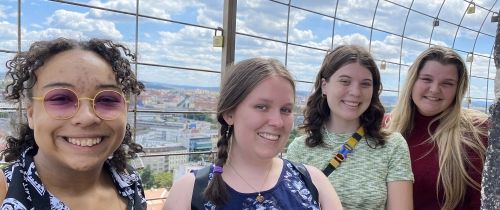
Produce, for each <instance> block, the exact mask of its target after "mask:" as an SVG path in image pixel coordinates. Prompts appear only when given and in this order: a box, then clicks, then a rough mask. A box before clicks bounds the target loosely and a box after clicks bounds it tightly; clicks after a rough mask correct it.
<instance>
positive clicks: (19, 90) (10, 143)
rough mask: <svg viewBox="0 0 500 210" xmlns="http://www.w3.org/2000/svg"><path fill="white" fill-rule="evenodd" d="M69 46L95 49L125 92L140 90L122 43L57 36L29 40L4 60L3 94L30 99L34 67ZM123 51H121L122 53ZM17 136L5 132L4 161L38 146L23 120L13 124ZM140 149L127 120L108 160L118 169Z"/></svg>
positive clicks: (11, 159) (16, 157)
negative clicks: (42, 39) (25, 45)
mask: <svg viewBox="0 0 500 210" xmlns="http://www.w3.org/2000/svg"><path fill="white" fill-rule="evenodd" d="M72 49H82V50H87V51H91V52H95V53H97V54H98V55H100V56H101V57H102V58H103V59H104V60H105V61H107V63H109V64H110V65H111V67H112V69H113V72H114V74H115V76H116V82H117V83H118V84H119V86H120V88H121V90H122V91H123V93H124V94H125V95H126V96H130V94H134V95H139V94H140V93H141V91H143V90H144V84H143V83H142V82H140V81H138V80H137V78H136V76H135V74H134V73H133V71H132V69H131V65H130V62H129V60H128V57H130V58H131V59H132V60H135V56H134V54H133V53H132V52H131V51H130V50H129V49H128V48H127V47H126V46H124V45H122V44H118V43H115V42H113V41H111V40H106V39H96V38H94V39H91V40H88V41H76V40H73V39H67V38H57V39H53V40H49V41H38V42H35V43H33V44H32V45H31V46H30V48H29V50H28V51H23V52H20V53H18V54H16V56H14V58H13V59H11V60H8V61H7V63H6V67H7V75H6V79H7V80H9V79H10V80H11V81H10V83H8V85H7V86H6V88H5V98H6V99H7V100H9V101H12V102H21V100H23V98H28V99H29V100H31V97H32V96H33V93H32V88H33V86H34V85H35V83H36V81H37V77H36V71H37V70H38V69H39V68H40V67H41V66H43V65H44V63H45V62H47V61H48V60H49V59H50V58H51V57H52V56H54V55H56V54H59V53H61V52H64V51H68V50H72ZM122 53H123V54H122ZM17 131H18V135H19V136H18V137H14V136H7V137H6V141H7V147H6V149H5V150H4V151H2V152H1V155H2V156H3V157H5V160H6V161H9V162H10V161H14V160H17V159H19V158H20V156H21V154H22V152H23V151H24V150H26V149H27V148H28V147H33V148H35V149H38V146H37V145H36V142H35V136H34V131H33V130H32V129H31V128H30V127H29V126H28V124H27V123H26V122H24V123H21V124H20V125H18V127H17ZM140 152H143V150H142V146H141V145H139V144H136V143H134V142H132V132H131V131H130V125H129V124H128V123H127V126H126V131H125V136H124V138H123V142H122V144H121V145H120V147H119V148H118V149H117V150H116V151H115V152H114V153H113V158H112V159H111V163H112V164H113V165H115V166H116V167H117V169H118V170H119V171H123V170H124V169H125V168H126V164H127V159H129V158H133V157H136V155H137V153H140Z"/></svg>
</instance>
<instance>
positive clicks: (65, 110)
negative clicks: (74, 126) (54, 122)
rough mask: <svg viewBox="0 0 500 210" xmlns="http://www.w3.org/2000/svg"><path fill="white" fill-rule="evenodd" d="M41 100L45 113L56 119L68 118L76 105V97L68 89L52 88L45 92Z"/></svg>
mask: <svg viewBox="0 0 500 210" xmlns="http://www.w3.org/2000/svg"><path fill="white" fill-rule="evenodd" d="M43 101H44V106H45V110H46V111H47V113H48V114H50V115H52V116H54V117H55V118H57V119H67V118H70V117H71V116H73V115H74V114H75V112H76V109H77V107H78V97H77V96H76V95H75V93H73V92H72V91H71V90H68V89H53V90H51V91H49V92H47V94H45V97H44V100H43Z"/></svg>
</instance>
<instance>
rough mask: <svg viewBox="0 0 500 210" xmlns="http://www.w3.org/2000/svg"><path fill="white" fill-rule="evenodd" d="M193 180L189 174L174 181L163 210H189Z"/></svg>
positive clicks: (192, 176)
mask: <svg viewBox="0 0 500 210" xmlns="http://www.w3.org/2000/svg"><path fill="white" fill-rule="evenodd" d="M194 180H195V177H194V175H193V174H192V173H189V174H186V175H184V176H182V177H181V178H179V180H177V181H175V182H174V184H173V185H172V188H170V191H169V192H168V196H167V200H166V201H165V205H164V206H163V210H171V209H172V210H173V209H176V210H177V209H186V210H187V209H191V197H192V195H193V187H194Z"/></svg>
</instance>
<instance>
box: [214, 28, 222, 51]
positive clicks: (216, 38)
mask: <svg viewBox="0 0 500 210" xmlns="http://www.w3.org/2000/svg"><path fill="white" fill-rule="evenodd" d="M218 31H220V35H217V32H218ZM223 34H224V31H223V29H222V28H221V27H217V29H215V34H214V39H213V41H212V43H213V45H214V47H223V46H224V36H223Z"/></svg>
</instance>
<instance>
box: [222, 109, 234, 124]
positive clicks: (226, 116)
mask: <svg viewBox="0 0 500 210" xmlns="http://www.w3.org/2000/svg"><path fill="white" fill-rule="evenodd" d="M233 115H234V113H233V112H232V111H230V112H226V113H224V114H222V118H224V120H225V121H226V123H227V124H228V125H233V124H234V120H233Z"/></svg>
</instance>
